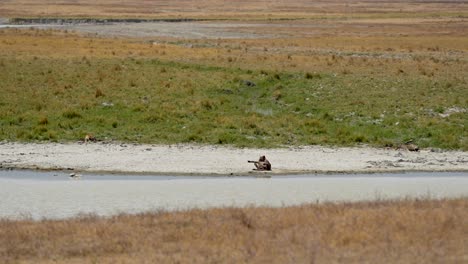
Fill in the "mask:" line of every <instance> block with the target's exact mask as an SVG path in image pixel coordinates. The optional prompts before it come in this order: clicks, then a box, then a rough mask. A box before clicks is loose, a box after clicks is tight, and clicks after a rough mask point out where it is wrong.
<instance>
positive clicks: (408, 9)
mask: <svg viewBox="0 0 468 264" xmlns="http://www.w3.org/2000/svg"><path fill="white" fill-rule="evenodd" d="M464 4H465V3H464V2H463V1H460V2H455V1H450V2H448V3H445V2H434V1H427V2H424V1H411V0H410V1H403V2H402V1H397V2H391V1H378V0H376V1H365V2H362V1H340V0H325V1H307V0H294V1H285V0H272V1H264V0H254V1H251V0H241V1H238V0H237V1H224V0H205V1H195V0H157V1H136V0H102V1H91V0H77V1H65V0H61V1H55V0H41V1H34V0H4V1H2V7H1V8H0V16H10V17H12V16H42V17H44V16H45V17H50V16H73V17H76V16H84V17H97V16H99V17H158V18H161V17H191V18H229V19H239V18H261V19H270V18H273V19H275V18H304V17H306V18H310V17H317V16H327V17H336V16H337V15H341V14H350V15H359V16H361V15H365V16H369V15H370V16H373V15H375V14H376V13H389V12H391V13H393V14H395V15H396V16H406V15H407V14H416V15H418V16H421V15H428V14H432V13H440V12H441V10H443V11H444V12H448V13H453V14H465V13H466V7H465V5H464ZM463 12H465V13H463Z"/></svg>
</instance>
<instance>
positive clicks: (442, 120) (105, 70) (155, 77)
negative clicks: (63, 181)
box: [0, 57, 468, 150]
mask: <svg viewBox="0 0 468 264" xmlns="http://www.w3.org/2000/svg"><path fill="white" fill-rule="evenodd" d="M1 60H2V64H1V66H0V80H1V81H0V93H1V94H2V96H1V97H0V140H11V141H17V140H19V141H31V140H54V141H68V140H78V139H82V138H83V137H84V136H85V135H86V134H87V133H92V134H94V135H95V136H96V137H97V138H98V139H114V140H121V141H130V142H139V143H162V144H167V143H180V142H196V143H208V144H230V145H234V146H240V147H242V146H255V147H278V146H285V145H309V144H326V145H340V146H349V145H356V144H370V145H374V146H393V145H398V144H400V143H401V142H404V141H405V140H408V139H414V140H415V142H416V143H418V144H420V145H421V147H440V148H445V149H463V150H467V149H468V141H467V136H468V135H467V132H466V126H467V125H468V124H467V123H468V116H467V115H468V113H467V112H466V106H467V105H468V101H467V100H468V99H467V98H468V89H466V87H467V83H466V81H465V79H466V78H451V79H442V78H440V77H430V76H424V75H418V76H410V75H405V76H399V75H390V76H388V77H386V76H383V77H381V76H379V77H372V76H365V75H358V74H353V73H349V74H333V73H327V72H321V73H315V72H314V73H281V72H268V71H252V70H243V69H238V68H223V67H212V66H203V65H191V64H181V63H175V62H162V61H159V60H155V59H133V58H128V59H96V58H82V59H48V58H39V59H38V58H30V59H29V58H22V59H18V58H13V57H3V58H1ZM447 78H449V77H447ZM448 84H449V85H448ZM449 108H456V109H462V110H463V109H465V110H464V111H461V112H457V113H453V114H451V115H449V116H447V117H442V116H441V114H443V113H444V112H445V111H446V110H447V109H449Z"/></svg>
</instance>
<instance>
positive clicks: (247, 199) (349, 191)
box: [0, 171, 468, 219]
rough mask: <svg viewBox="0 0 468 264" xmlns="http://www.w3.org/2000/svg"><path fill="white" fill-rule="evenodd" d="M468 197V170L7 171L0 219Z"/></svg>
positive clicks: (2, 176) (0, 182)
mask: <svg viewBox="0 0 468 264" xmlns="http://www.w3.org/2000/svg"><path fill="white" fill-rule="evenodd" d="M428 196H430V197H432V198H444V197H447V198H449V197H468V173H455V172H453V173H448V172H447V173H399V174H367V175H366V174H351V175H300V176H274V177H273V178H255V177H200V176H198V177H181V176H135V175H133V176H129V175H127V176H125V175H91V174H85V175H83V176H82V177H81V178H80V179H71V178H70V177H68V174H67V173H61V172H37V171H0V201H1V202H0V218H10V219H18V218H22V217H31V218H33V219H41V218H51V219H60V218H67V217H72V216H76V215H78V214H80V213H85V214H88V213H93V214H97V215H101V216H109V215H113V214H118V213H138V212H145V211H152V210H183V209H188V208H209V207H224V206H249V205H254V206H274V207H279V206H288V205H299V204H303V203H310V202H317V201H319V202H320V201H361V200H375V199H394V198H405V197H428Z"/></svg>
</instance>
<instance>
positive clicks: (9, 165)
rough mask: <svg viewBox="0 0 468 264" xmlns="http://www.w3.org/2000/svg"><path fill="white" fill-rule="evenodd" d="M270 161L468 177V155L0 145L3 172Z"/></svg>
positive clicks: (158, 169)
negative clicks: (466, 173)
mask: <svg viewBox="0 0 468 264" xmlns="http://www.w3.org/2000/svg"><path fill="white" fill-rule="evenodd" d="M260 155H266V156H267V158H268V159H269V160H270V162H271V163H272V165H273V171H272V172H269V173H268V174H293V173H330V172H335V173H345V172H346V173H357V172H364V173H366V172H368V173H372V172H393V171H468V152H463V151H434V150H421V151H419V152H410V151H407V150H394V149H377V148H370V147H353V148H331V147H320V146H307V147H294V148H284V149H250V148H231V147H220V146H207V145H145V144H126V143H122V144H118V143H92V144H83V143H65V144H62V143H11V142H1V143H0V169H40V170H74V171H81V172H114V173H141V174H144V173H151V174H166V175H169V174H174V175H177V174H180V175H191V174H192V175H200V174H207V175H246V174H250V173H252V168H253V166H252V164H249V163H247V160H252V159H257V158H258V157H259V156H260Z"/></svg>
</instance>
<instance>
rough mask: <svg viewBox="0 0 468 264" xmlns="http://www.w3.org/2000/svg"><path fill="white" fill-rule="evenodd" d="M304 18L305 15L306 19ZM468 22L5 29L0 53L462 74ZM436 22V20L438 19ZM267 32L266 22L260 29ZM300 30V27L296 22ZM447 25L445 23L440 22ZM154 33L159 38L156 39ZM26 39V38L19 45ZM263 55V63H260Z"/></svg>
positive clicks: (291, 68) (284, 68) (301, 69)
mask: <svg viewBox="0 0 468 264" xmlns="http://www.w3.org/2000/svg"><path fill="white" fill-rule="evenodd" d="M302 23H303V22H302ZM467 24H468V23H467V22H459V23H455V24H454V25H452V26H453V27H454V28H455V29H454V30H453V32H454V33H452V34H451V35H438V34H437V33H434V34H430V33H429V32H425V33H424V34H422V35H419V33H420V32H419V31H418V32H413V31H412V30H408V31H402V33H403V34H405V35H406V36H403V37H399V38H395V37H394V36H392V35H391V34H390V33H388V32H387V33H388V34H384V32H381V33H379V34H380V35H372V34H370V32H369V34H370V35H369V36H360V33H359V32H355V31H352V30H351V28H346V27H345V28H343V30H344V31H346V30H349V31H348V33H349V34H348V35H346V36H338V35H339V34H337V35H335V36H325V33H324V32H321V33H320V32H318V34H319V35H320V34H323V35H322V36H321V37H307V38H306V37H298V36H300V35H301V34H302V33H301V32H302V31H297V32H294V31H291V34H295V35H296V37H295V38H294V39H282V38H278V39H240V40H209V39H208V40H206V39H205V40H203V39H202V40H184V41H181V40H177V39H169V38H161V39H159V40H158V44H153V41H152V40H148V39H146V40H145V39H136V38H127V39H115V38H100V37H95V36H94V37H93V36H81V35H78V34H76V33H72V32H64V31H53V30H47V31H44V30H37V29H29V30H19V29H4V30H0V36H1V38H2V40H1V41H0V50H1V51H0V56H15V57H18V56H19V57H23V56H25V57H48V58H50V57H52V58H54V57H55V58H67V57H68V58H77V57H78V58H81V57H83V56H86V57H95V58H129V57H133V58H157V59H160V60H163V61H177V62H183V63H193V64H203V65H213V66H222V67H228V68H237V67H239V68H242V69H255V70H262V69H264V70H273V71H278V72H284V71H287V72H335V73H339V74H341V73H345V74H347V73H348V74H349V73H356V74H375V75H379V74H384V75H394V76H397V75H401V74H402V73H404V74H414V75H421V73H422V72H423V73H424V72H425V73H426V75H431V76H434V75H438V76H441V77H443V78H452V77H463V76H464V75H465V73H466V72H468V62H467V58H466V52H467V51H468V48H467V47H468V36H465V35H463V34H458V33H456V32H457V30H459V29H461V28H463V27H465V26H467ZM434 25H435V24H434ZM256 30H259V31H263V28H259V29H256ZM292 30H297V28H294V27H293V28H292ZM438 30H440V31H443V30H444V25H443V24H440V25H439V29H438ZM153 39H154V38H153ZM18 44H21V45H18ZM259 62H260V63H259Z"/></svg>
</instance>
